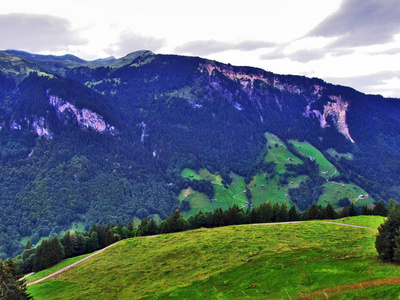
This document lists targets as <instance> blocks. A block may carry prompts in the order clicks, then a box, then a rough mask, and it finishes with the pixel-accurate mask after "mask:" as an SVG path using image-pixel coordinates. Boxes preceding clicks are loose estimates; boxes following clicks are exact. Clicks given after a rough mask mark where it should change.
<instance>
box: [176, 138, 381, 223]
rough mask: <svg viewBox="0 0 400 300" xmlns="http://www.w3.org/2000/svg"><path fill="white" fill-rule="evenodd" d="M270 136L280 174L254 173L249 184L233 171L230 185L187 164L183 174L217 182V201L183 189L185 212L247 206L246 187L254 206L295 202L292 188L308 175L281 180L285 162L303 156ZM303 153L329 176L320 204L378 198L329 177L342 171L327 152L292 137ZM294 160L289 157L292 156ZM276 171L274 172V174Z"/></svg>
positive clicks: (359, 204)
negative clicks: (186, 208) (291, 191)
mask: <svg viewBox="0 0 400 300" xmlns="http://www.w3.org/2000/svg"><path fill="white" fill-rule="evenodd" d="M265 136H266V138H267V141H268V142H267V145H266V146H267V147H268V153H267V155H266V156H265V158H264V161H265V162H273V163H274V164H275V171H276V175H275V176H273V174H268V175H267V176H266V175H265V172H261V173H259V174H257V175H255V176H254V177H253V179H252V180H251V182H250V183H249V184H247V185H246V184H245V182H244V178H243V177H242V176H238V175H236V174H234V173H231V174H230V176H231V177H232V179H233V180H232V183H231V184H230V185H227V187H225V186H221V183H222V178H221V176H219V175H217V174H212V173H210V172H209V171H208V170H206V169H200V170H199V171H198V172H196V171H195V170H192V169H188V168H185V169H183V170H182V172H181V176H182V177H184V178H189V179H191V180H193V179H196V180H207V181H210V182H212V183H213V186H214V199H217V202H211V201H210V199H209V198H208V197H207V196H206V195H205V194H203V193H199V192H196V191H195V190H193V189H192V188H190V187H189V188H188V189H185V190H182V191H181V193H180V195H179V200H180V201H182V200H184V199H186V200H188V201H189V202H190V205H191V209H190V211H189V212H182V213H183V215H184V216H185V217H186V218H188V217H190V216H193V215H195V214H197V213H198V212H199V211H200V210H201V211H203V212H206V211H214V210H215V209H217V208H219V207H221V208H222V209H223V210H227V209H228V208H229V207H231V206H232V205H233V204H237V205H238V206H239V207H242V208H244V209H245V210H246V209H247V206H248V205H247V204H246V201H248V199H247V198H246V195H245V194H244V193H243V191H244V190H245V189H246V187H247V188H248V189H249V190H250V192H251V195H252V199H251V201H252V203H253V205H254V206H257V205H261V204H262V203H265V202H267V201H270V202H271V203H272V204H274V203H276V202H278V203H286V204H287V205H288V206H291V205H293V202H292V201H291V199H290V195H289V194H288V191H289V189H290V188H297V187H298V186H299V185H300V182H301V181H305V180H306V178H307V176H306V175H295V176H290V177H288V178H287V183H286V184H285V183H281V182H280V180H279V178H280V176H281V174H282V173H284V172H285V171H286V169H285V164H302V163H303V162H302V160H301V159H299V158H298V157H296V156H295V155H294V154H293V153H291V152H290V151H289V149H288V148H287V147H286V145H285V144H284V143H283V141H282V140H281V139H279V138H278V137H277V136H276V135H274V134H271V133H268V132H267V133H265ZM290 143H292V144H293V146H294V148H295V149H296V151H297V152H298V153H299V155H301V156H304V157H306V158H308V157H310V156H311V157H313V158H315V159H316V162H317V163H318V164H319V168H320V172H321V174H320V175H321V176H322V177H323V178H324V179H326V180H328V181H326V182H325V183H324V185H323V193H322V195H321V196H320V197H319V199H318V203H317V204H321V205H322V206H326V205H327V204H331V205H332V206H333V207H334V208H338V205H337V203H338V201H339V200H340V199H342V198H345V197H347V198H348V199H349V200H350V201H351V202H352V203H354V205H355V206H356V207H362V206H363V205H372V204H373V203H374V202H375V200H374V199H373V198H372V197H368V198H362V199H359V195H366V194H367V192H366V191H365V190H363V189H362V188H360V187H359V186H357V185H355V184H353V183H346V184H344V183H342V182H336V181H329V179H330V178H331V176H334V175H338V172H337V170H336V168H335V167H334V166H333V165H332V164H331V163H330V162H329V161H328V160H327V159H326V158H325V157H324V156H323V154H322V153H321V152H320V151H319V150H318V149H316V148H315V147H314V146H312V145H311V144H310V143H308V142H298V141H296V140H290ZM289 158H290V159H291V160H288V159H289ZM271 175H272V176H271Z"/></svg>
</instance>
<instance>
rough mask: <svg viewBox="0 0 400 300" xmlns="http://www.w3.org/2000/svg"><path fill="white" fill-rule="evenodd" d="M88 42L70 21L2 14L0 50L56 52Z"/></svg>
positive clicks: (29, 15)
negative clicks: (72, 28) (74, 28)
mask: <svg viewBox="0 0 400 300" xmlns="http://www.w3.org/2000/svg"><path fill="white" fill-rule="evenodd" d="M85 43H86V41H85V40H83V39H82V38H81V37H79V34H78V32H76V31H73V30H71V24H70V22H69V21H68V20H66V19H62V18H58V17H53V16H48V15H32V14H22V13H13V14H7V15H0V49H19V50H26V51H31V52H39V51H42V50H47V51H49V50H50V51H54V50H59V49H62V48H66V47H68V46H71V45H82V44H85Z"/></svg>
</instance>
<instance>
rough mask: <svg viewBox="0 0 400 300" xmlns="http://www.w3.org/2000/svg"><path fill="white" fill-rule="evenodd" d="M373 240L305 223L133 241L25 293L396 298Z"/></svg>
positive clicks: (355, 231)
mask: <svg viewBox="0 0 400 300" xmlns="http://www.w3.org/2000/svg"><path fill="white" fill-rule="evenodd" d="M379 218H380V217H375V216H369V217H363V218H359V217H355V218H354V221H353V222H355V223H358V225H369V224H373V223H375V222H376V221H377V220H375V219H379ZM358 219H359V220H358ZM376 233H377V230H375V229H362V228H353V227H345V226H341V225H336V224H327V223H320V222H303V223H295V224H284V225H259V226H257V225H242V226H230V227H221V228H215V229H199V230H194V231H188V232H181V233H177V234H167V235H161V236H157V237H153V238H149V237H142V238H133V239H129V240H124V241H122V242H119V243H118V244H117V245H115V246H114V247H112V248H110V249H108V250H106V251H104V252H103V253H100V254H98V255H96V256H95V257H93V258H91V259H89V260H87V261H85V262H84V263H82V264H81V265H79V266H78V267H74V268H71V269H69V270H68V271H66V272H63V273H61V274H59V275H57V276H56V277H54V278H52V279H48V280H46V281H44V282H41V283H38V284H35V285H32V286H29V289H28V291H29V292H30V293H31V294H32V295H33V296H34V297H35V299H132V298H135V299H165V298H171V299H266V298H267V299H288V298H289V297H290V298H291V299H299V298H302V295H308V296H309V299H318V298H322V299H325V298H326V296H325V295H324V290H325V289H326V291H328V292H327V293H328V295H329V293H331V295H332V296H333V295H334V294H336V296H335V297H333V298H331V299H349V298H348V296H349V295H351V297H353V298H357V297H358V295H362V297H363V299H383V298H384V296H385V295H386V294H385V293H386V290H390V291H391V294H393V295H396V297H398V296H399V295H398V292H397V294H396V292H395V289H394V286H397V287H398V282H397V281H396V280H399V278H400V266H398V265H393V264H384V263H382V262H380V261H377V259H376V256H377V255H376V252H375V248H374V240H375V235H376ZM393 278H395V279H393ZM389 279H390V280H391V281H392V283H394V285H393V284H389V283H388V282H389V281H388V280H389ZM373 280H384V281H388V282H386V284H385V285H383V286H382V285H380V286H379V288H376V289H372V288H370V287H371V286H369V288H368V289H369V292H368V293H365V291H364V290H363V289H362V288H361V287H360V286H359V285H355V284H357V283H362V282H371V281H373ZM396 282H397V283H396ZM370 284H371V283H370ZM342 286H346V288H345V287H343V288H342V289H343V293H344V294H343V295H342V296H341V288H336V287H342ZM349 286H350V287H349ZM384 287H387V289H386V288H384Z"/></svg>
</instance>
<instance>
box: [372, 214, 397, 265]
mask: <svg viewBox="0 0 400 300" xmlns="http://www.w3.org/2000/svg"><path fill="white" fill-rule="evenodd" d="M399 228H400V211H398V210H394V211H393V212H392V213H391V214H390V215H389V217H388V218H387V219H386V221H385V222H384V223H383V224H381V225H380V226H379V228H378V235H377V236H376V239H375V248H376V251H378V258H379V259H381V260H384V261H392V260H394V259H396V260H397V259H398V258H397V256H396V258H394V254H395V250H396V247H398V244H399V243H397V245H396V240H398V235H399ZM397 251H398V250H397ZM397 254H398V253H397Z"/></svg>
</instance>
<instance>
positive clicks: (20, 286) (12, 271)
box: [0, 259, 33, 300]
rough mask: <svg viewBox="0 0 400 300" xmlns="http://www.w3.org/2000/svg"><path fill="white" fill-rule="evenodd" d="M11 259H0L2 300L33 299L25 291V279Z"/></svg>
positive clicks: (0, 292)
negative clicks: (3, 260) (22, 278)
mask: <svg viewBox="0 0 400 300" xmlns="http://www.w3.org/2000/svg"><path fill="white" fill-rule="evenodd" d="M21 277H22V274H21V273H20V272H19V270H18V268H17V267H16V266H15V264H14V262H13V261H12V260H11V259H8V260H6V261H5V262H4V263H3V262H2V261H1V260H0V298H1V299H4V300H23V299H33V298H32V297H31V296H30V295H29V294H28V292H27V288H26V283H25V280H21Z"/></svg>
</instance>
